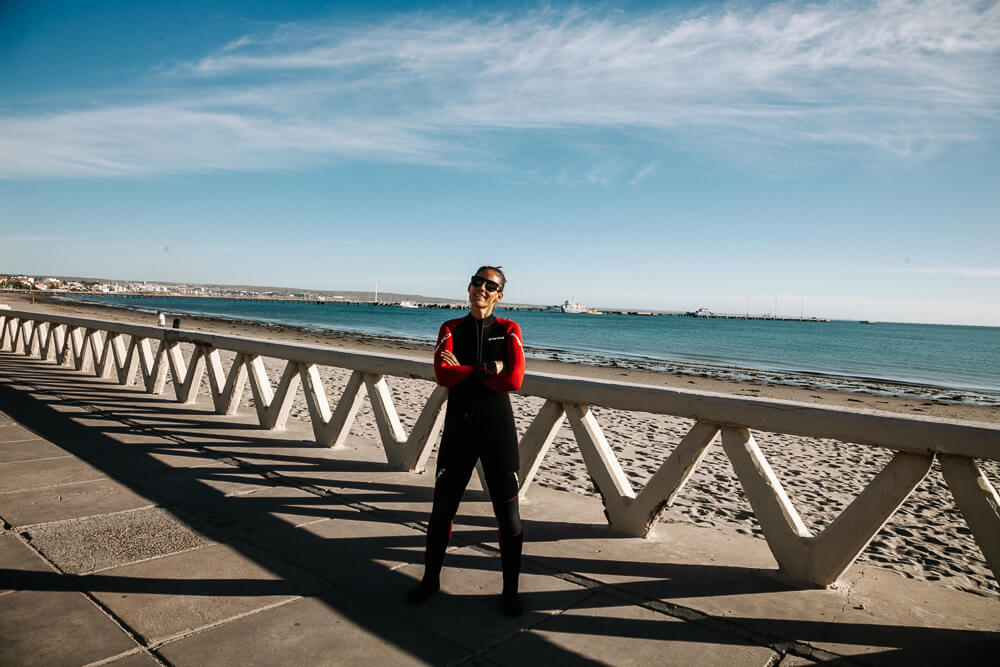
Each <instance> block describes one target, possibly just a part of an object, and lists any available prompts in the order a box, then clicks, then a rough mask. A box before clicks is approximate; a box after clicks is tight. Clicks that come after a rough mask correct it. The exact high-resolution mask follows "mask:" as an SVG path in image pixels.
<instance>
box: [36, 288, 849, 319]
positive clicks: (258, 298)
mask: <svg viewBox="0 0 1000 667" xmlns="http://www.w3.org/2000/svg"><path fill="white" fill-rule="evenodd" d="M49 293H57V294H67V293H68V294H80V293H79V292H63V291H56V290H49ZM96 296H118V297H125V298H129V299H176V298H189V299H214V300H217V301H246V302H251V303H255V302H256V303H313V304H316V305H319V306H325V305H328V304H332V303H333V304H336V303H339V304H345V305H348V306H380V307H388V308H392V307H395V308H403V307H405V308H439V309H441V308H443V309H449V310H461V309H463V308H466V307H467V306H468V304H467V303H465V302H464V301H462V302H459V301H412V300H409V299H402V300H399V301H397V300H383V299H379V300H377V301H376V300H375V299H363V298H357V297H341V296H335V297H330V298H317V297H315V296H263V295H255V296H244V295H224V294H184V293H174V292H114V293H107V294H96ZM404 303H405V304H406V305H405V306H404V305H403V304H404ZM501 307H502V308H503V309H504V310H510V311H516V312H520V311H536V312H542V311H549V310H551V307H550V306H532V305H517V304H509V305H508V304H504V305H503V306H501ZM587 315H591V316H594V315H633V316H637V317H693V318H698V319H720V320H760V321H771V322H829V321H830V319H829V318H827V317H781V316H776V315H749V314H746V315H736V314H720V313H712V312H709V311H707V310H705V309H701V310H697V311H693V312H687V313H676V312H661V311H651V310H628V309H605V310H600V311H594V312H589V313H587V312H585V313H579V314H578V316H581V317H584V316H587Z"/></svg>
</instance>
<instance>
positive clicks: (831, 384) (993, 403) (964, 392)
mask: <svg viewBox="0 0 1000 667" xmlns="http://www.w3.org/2000/svg"><path fill="white" fill-rule="evenodd" d="M51 298H52V299H53V300H57V301H60V302H63V303H67V304H74V305H81V304H86V305H92V306H95V307H98V308H107V309H115V310H123V311H130V312H136V313H156V312H157V309H155V308H153V309H150V308H146V307H142V306H131V305H124V304H111V303H101V302H99V301H91V300H78V299H74V298H72V297H69V298H67V297H51ZM171 312H174V313H176V314H179V315H183V316H185V317H189V318H192V319H196V320H201V321H206V322H231V323H239V324H242V325H245V326H251V327H252V326H259V327H265V328H268V329H273V328H283V329H287V330H291V331H301V332H304V333H309V334H318V335H335V336H337V337H344V338H353V339H357V340H366V339H367V340H375V341H381V342H384V343H389V344H393V345H404V346H407V347H412V348H418V349H421V348H422V349H427V350H429V349H431V347H433V341H432V340H430V339H423V338H408V337H403V336H394V335H391V334H376V333H364V332H358V331H350V330H342V329H334V328H329V327H321V326H309V325H300V324H292V323H289V322H282V321H279V320H266V319H249V318H242V317H230V316H226V315H217V314H205V313H199V312H193V311H188V310H183V309H179V310H175V311H171ZM525 352H526V356H527V357H528V358H529V359H533V360H539V361H548V362H556V363H560V364H570V365H572V366H574V367H575V366H588V367H596V368H608V369H623V370H633V371H642V372H652V373H666V374H671V375H676V376H685V377H711V378H714V379H718V380H723V381H729V382H737V383H743V382H751V383H763V384H778V385H782V386H788V387H798V388H802V389H810V390H829V391H839V392H848V393H851V394H867V395H870V396H890V397H909V398H913V399H925V400H929V401H936V402H942V403H954V404H964V405H972V406H979V407H986V408H995V407H1000V393H992V392H988V391H983V390H976V389H968V388H960V387H945V386H939V385H930V384H920V383H915V382H903V381H898V380H888V379H883V378H877V377H859V376H848V375H836V374H832V373H823V372H819V371H815V372H808V371H782V370H772V369H766V368H753V367H747V366H739V365H736V364H711V363H699V362H694V361H684V360H676V359H654V358H651V357H639V356H628V355H625V356H623V357H621V358H617V359H613V358H609V357H606V356H603V355H600V354H595V353H586V352H573V351H569V350H561V349H552V348H543V347H535V346H531V345H528V346H525Z"/></svg>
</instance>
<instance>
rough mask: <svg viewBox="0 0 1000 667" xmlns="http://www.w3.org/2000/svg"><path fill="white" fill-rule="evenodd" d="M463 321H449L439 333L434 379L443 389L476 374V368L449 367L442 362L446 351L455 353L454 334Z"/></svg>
mask: <svg viewBox="0 0 1000 667" xmlns="http://www.w3.org/2000/svg"><path fill="white" fill-rule="evenodd" d="M461 321H462V320H460V319H459V320H448V321H447V322H445V323H444V324H442V325H441V330H440V331H438V340H437V347H435V348H434V377H435V379H437V383H438V384H439V385H441V386H442V387H454V386H455V385H456V384H458V383H459V382H461V381H462V380H465V379H466V378H468V377H469V376H471V375H472V374H473V373H475V372H476V368H475V366H468V365H466V366H449V365H447V364H445V363H444V361H442V360H441V353H442V352H444V351H445V350H447V351H449V352H454V339H453V337H452V332H453V331H454V329H455V327H456V326H458V323H459V322H461Z"/></svg>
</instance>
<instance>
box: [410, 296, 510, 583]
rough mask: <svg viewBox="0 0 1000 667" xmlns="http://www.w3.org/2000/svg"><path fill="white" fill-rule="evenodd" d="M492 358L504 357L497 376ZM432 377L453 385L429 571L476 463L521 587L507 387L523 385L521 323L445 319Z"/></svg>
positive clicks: (506, 560)
mask: <svg viewBox="0 0 1000 667" xmlns="http://www.w3.org/2000/svg"><path fill="white" fill-rule="evenodd" d="M445 350H449V351H451V352H452V353H453V354H454V355H455V357H456V358H457V359H458V363H459V365H458V366H448V365H446V364H445V363H444V362H443V361H442V359H441V354H442V352H444V351H445ZM495 361H502V362H503V369H502V371H501V372H500V373H496V372H495V369H496V365H495V364H494V363H493V362H495ZM434 375H435V377H436V378H437V381H438V384H440V385H442V386H444V387H448V388H449V389H448V408H447V411H446V413H445V422H444V433H443V435H442V437H441V447H440V449H439V451H438V459H437V477H436V481H435V484H434V507H433V509H432V510H431V518H430V524H429V525H428V529H427V552H426V563H425V565H426V568H427V571H428V572H431V573H436V572H439V571H440V569H441V565H442V563H443V561H444V552H445V550H446V549H447V547H448V539H449V537H450V536H451V522H452V519H453V518H454V516H455V512H456V511H457V510H458V504H459V502H460V501H461V499H462V494H463V493H464V492H465V487H466V485H467V484H468V483H469V478H470V477H471V476H472V471H473V470H474V469H475V466H476V461H477V460H479V461H482V464H483V472H484V473H485V477H486V484H487V486H488V487H489V491H490V498H491V500H492V502H493V511H494V513H495V514H496V517H497V523H498V525H499V529H500V556H501V563H502V566H503V572H504V582H505V585H506V584H507V582H508V581H509V580H510V578H511V577H512V578H513V582H514V590H515V591H516V581H517V575H518V572H519V571H520V567H521V545H522V542H523V535H522V534H521V518H520V515H519V511H518V504H517V495H518V480H517V472H518V468H519V465H520V461H519V458H518V448H517V431H516V430H515V428H514V415H513V412H512V411H511V407H510V398H509V397H508V395H507V392H510V391H516V390H518V389H520V388H521V382H522V380H523V379H524V349H523V347H522V344H521V328H520V327H518V326H517V323H516V322H514V321H512V320H507V319H503V318H499V317H494V316H492V315H490V316H489V317H486V318H484V319H482V320H477V319H476V318H474V317H472V315H467V316H465V317H463V318H461V319H457V320H449V321H447V322H445V323H444V324H442V325H441V331H440V333H439V334H438V342H437V348H436V349H435V351H434Z"/></svg>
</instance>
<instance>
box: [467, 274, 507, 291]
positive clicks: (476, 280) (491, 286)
mask: <svg viewBox="0 0 1000 667" xmlns="http://www.w3.org/2000/svg"><path fill="white" fill-rule="evenodd" d="M469 282H470V283H471V284H472V286H473V287H482V286H483V285H484V284H485V285H486V291H487V292H491V293H492V292H499V291H500V283H497V282H493V281H492V280H487V279H486V278H483V277H482V276H472V279H471V280H469Z"/></svg>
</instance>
